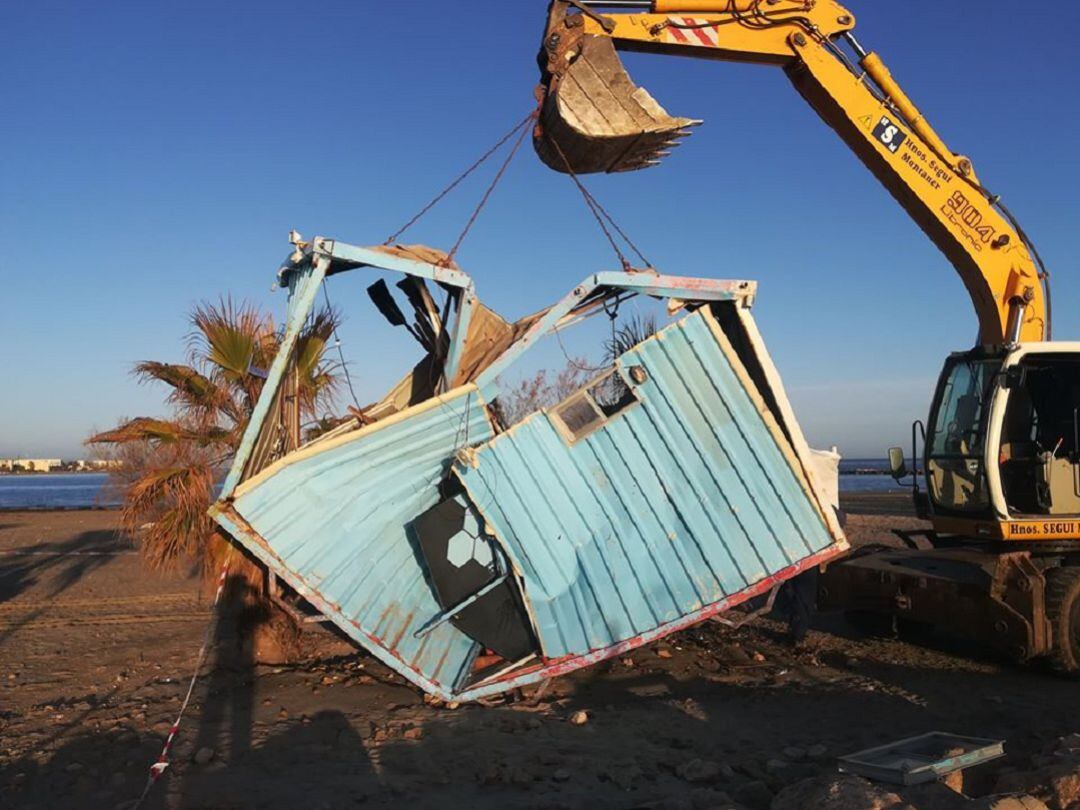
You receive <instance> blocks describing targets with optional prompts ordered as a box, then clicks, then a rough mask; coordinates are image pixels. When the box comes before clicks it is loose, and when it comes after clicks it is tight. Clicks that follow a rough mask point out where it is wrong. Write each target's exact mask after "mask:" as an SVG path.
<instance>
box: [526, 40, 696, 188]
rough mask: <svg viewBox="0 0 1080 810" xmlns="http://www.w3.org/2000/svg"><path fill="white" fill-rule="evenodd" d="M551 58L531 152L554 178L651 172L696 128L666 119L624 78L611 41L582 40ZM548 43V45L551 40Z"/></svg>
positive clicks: (645, 93)
mask: <svg viewBox="0 0 1080 810" xmlns="http://www.w3.org/2000/svg"><path fill="white" fill-rule="evenodd" d="M575 40H576V41H575V43H574V44H575V45H576V46H577V47H570V48H565V47H564V48H559V52H558V53H551V54H550V56H551V57H552V58H551V60H550V62H549V64H552V65H553V66H555V65H557V67H556V68H555V69H554V70H553V71H551V72H547V73H546V75H545V79H546V83H545V86H544V87H543V88H542V91H543V93H544V104H543V109H542V110H541V114H540V125H539V126H538V127H537V129H536V134H535V136H534V138H533V144H534V146H535V147H536V152H537V154H538V155H539V156H540V159H541V160H543V161H544V163H546V164H547V165H548V166H550V167H551V168H552V169H555V170H556V171H559V172H569V171H571V170H572V171H573V172H574V173H575V174H590V173H595V172H626V171H634V170H635V169H645V168H648V167H649V166H655V165H656V164H657V163H659V161H660V159H661V158H663V157H664V156H665V155H667V154H668V150H670V149H671V148H672V147H674V146H677V145H678V142H679V139H681V138H684V137H686V136H687V135H689V134H690V133H689V131H688V128H689V127H692V126H696V125H698V124H700V123H701V122H700V121H696V120H694V119H692V118H675V117H673V116H671V115H668V113H667V110H665V109H664V108H663V107H661V106H660V105H659V104H658V103H657V102H656V100H655V99H654V98H653V97H652V96H651V95H649V93H648V91H647V90H645V89H644V88H642V87H638V86H637V85H635V84H634V83H633V82H632V81H631V80H630V77H629V76H628V75H627V73H626V70H625V68H623V65H622V61H621V60H620V59H619V55H618V53H616V51H615V46H614V44H613V43H612V41H611V39H609V38H607V37H598V36H591V35H583V36H580V37H579V38H575ZM549 42H550V40H549Z"/></svg>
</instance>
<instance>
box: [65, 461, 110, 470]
mask: <svg viewBox="0 0 1080 810" xmlns="http://www.w3.org/2000/svg"><path fill="white" fill-rule="evenodd" d="M121 463H122V462H120V461H117V460H116V459H103V458H91V459H85V458H80V459H76V460H75V461H70V462H68V466H70V467H71V468H72V469H74V470H115V469H118V468H119V467H120V466H121Z"/></svg>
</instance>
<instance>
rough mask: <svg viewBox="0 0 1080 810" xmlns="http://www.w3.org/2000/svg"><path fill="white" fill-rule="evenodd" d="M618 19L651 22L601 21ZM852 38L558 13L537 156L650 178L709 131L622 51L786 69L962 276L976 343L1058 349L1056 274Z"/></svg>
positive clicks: (567, 9)
mask: <svg viewBox="0 0 1080 810" xmlns="http://www.w3.org/2000/svg"><path fill="white" fill-rule="evenodd" d="M606 6H618V7H620V8H627V7H629V8H631V9H634V10H635V11H636V10H637V9H643V10H644V12H645V13H626V12H625V11H624V12H620V13H614V14H601V13H599V10H600V9H602V8H604V7H606ZM854 26H855V18H854V16H853V15H852V13H851V12H850V11H848V10H847V9H845V8H844V7H843V6H841V5H840V4H839V3H836V2H833V0H652V2H619V3H603V2H592V3H587V2H575V1H574V0H554V2H552V3H551V6H550V8H549V12H548V21H547V26H546V28H545V33H544V40H543V44H542V47H541V52H540V57H539V61H540V67H541V87H540V91H539V92H540V94H541V97H542V102H543V104H542V112H541V116H540V125H539V126H538V127H537V131H536V135H535V138H534V145H535V147H536V150H537V153H538V154H539V155H540V157H541V159H543V161H544V162H545V163H547V165H548V166H550V167H551V168H553V169H556V170H557V171H561V172H572V173H575V174H585V173H590V172H617V171H632V170H636V169H643V168H648V167H650V166H654V165H656V164H657V163H658V162H659V161H660V160H661V159H662V158H663V157H664V156H665V155H667V154H668V152H669V151H670V149H671V148H672V147H674V146H676V145H677V144H678V143H679V141H680V140H681V139H682V138H683V137H685V136H686V135H687V134H689V129H690V127H693V126H696V125H697V124H699V123H700V121H697V120H694V119H691V118H683V117H678V116H672V115H669V114H668V113H667V111H666V110H665V109H664V108H663V107H662V106H661V105H660V104H658V103H657V102H656V101H655V100H654V99H653V97H652V96H651V95H650V94H649V93H648V92H647V91H646V90H644V89H643V88H641V87H638V86H637V85H635V84H634V83H633V81H631V80H630V78H629V76H628V75H627V73H626V71H625V69H624V68H623V66H622V63H621V60H620V59H619V56H618V53H617V50H631V51H643V52H648V53H657V54H669V55H677V56H690V57H695V58H703V59H714V60H728V61H740V62H756V63H761V64H767V65H774V66H777V67H781V68H782V69H783V70H784V72H785V73H786V74H787V76H788V78H789V79H790V80H791V81H792V83H793V84H794V85H795V87H796V89H797V90H798V91H799V93H800V94H801V95H802V96H803V98H804V99H805V100H806V101H807V102H808V103H809V104H810V105H811V106H812V107H813V108H814V109H815V110H816V111H817V112H818V114H819V115H820V116H821V117H822V119H823V120H824V121H825V122H826V123H827V124H829V126H831V127H832V128H833V129H834V130H835V131H836V132H837V134H838V135H840V137H841V138H842V139H843V140H844V142H845V143H846V144H847V145H848V146H849V147H850V148H851V149H852V151H853V152H855V154H856V155H857V156H858V157H859V159H860V160H862V161H863V163H864V164H865V165H866V166H867V167H868V168H869V169H870V170H871V171H872V172H873V173H874V175H875V176H876V177H877V178H878V179H879V180H880V181H881V182H882V183H883V184H884V185H885V187H886V188H887V189H888V190H889V192H890V193H891V194H892V195H893V196H894V197H895V198H896V200H897V201H898V202H899V203H900V204H901V205H902V206H903V207H904V209H905V210H906V211H907V212H908V213H909V214H910V215H911V217H912V218H913V219H914V220H915V221H916V222H917V223H918V225H919V226H920V227H921V228H922V229H923V231H924V232H925V233H926V234H927V235H928V236H929V237H930V238H931V240H933V242H934V243H935V244H936V245H937V246H938V248H939V249H941V251H942V252H943V253H944V254H945V255H946V257H947V258H948V259H949V261H950V262H951V263H952V264H953V266H954V267H956V269H957V271H958V272H959V274H960V277H961V279H962V280H963V282H964V284H965V286H966V288H967V290H968V293H969V295H970V296H971V300H972V303H973V304H974V307H975V312H976V315H977V317H978V321H979V338H978V342H979V343H980V344H983V345H993V346H1001V345H1011V344H1014V343H1018V342H1028V341H1040V340H1048V339H1049V338H1050V313H1049V301H1048V297H1047V295H1046V291H1045V289H1044V280H1045V277H1046V274H1045V271H1044V270H1043V268H1042V267H1041V265H1040V264H1039V261H1038V255H1037V253H1036V252H1035V250H1034V248H1033V247H1032V246H1031V245H1030V242H1029V240H1028V239H1027V237H1026V235H1025V234H1024V232H1023V231H1022V230H1021V229H1020V227H1019V225H1018V224H1017V223H1016V222H1015V220H1013V218H1012V217H1011V215H1010V214H1009V212H1008V211H1007V210H1006V209H1005V208H1004V207H1003V206H1001V205H1000V201H999V200H998V198H997V197H996V196H995V195H993V194H991V193H990V192H989V191H988V190H987V189H986V188H985V187H984V186H983V185H982V184H981V183H980V181H979V179H978V177H977V175H976V173H975V170H974V168H973V166H972V164H971V161H970V160H969V159H968V158H966V157H964V156H962V155H959V154H956V153H954V152H953V151H952V150H950V149H949V147H948V146H947V145H946V144H945V142H944V140H943V139H942V138H941V137H940V136H938V134H937V133H936V132H935V131H934V130H933V128H932V127H931V126H930V124H929V123H928V122H927V121H926V120H925V118H924V117H923V115H922V114H921V113H920V111H919V110H918V108H917V107H916V106H915V104H914V103H913V102H912V101H911V99H910V98H908V96H907V95H906V94H905V93H904V91H903V90H902V89H901V88H900V86H899V85H898V84H897V82H896V81H895V80H894V79H893V77H892V76H891V74H890V73H889V71H888V69H887V68H886V67H885V65H884V63H883V62H882V60H881V58H880V57H879V56H878V55H877V54H875V53H868V52H866V51H864V50H863V49H862V47H861V46H860V45H859V44H858V42H857V41H856V40H855V38H854V36H853V35H852V33H851V32H852V29H853V28H854ZM845 41H846V44H847V46H848V47H849V48H850V49H851V51H852V52H853V53H852V56H850V57H849V56H848V55H847V53H846V51H845V50H844V48H843V47H842V44H844V43H845Z"/></svg>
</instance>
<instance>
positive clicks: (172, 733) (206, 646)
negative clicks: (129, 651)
mask: <svg viewBox="0 0 1080 810" xmlns="http://www.w3.org/2000/svg"><path fill="white" fill-rule="evenodd" d="M231 561H232V548H231V547H230V548H229V552H228V554H227V555H226V556H225V564H224V565H223V566H221V576H219V577H218V585H217V592H216V593H215V594H214V603H213V605H211V607H210V611H211V616H210V622H209V623H208V624H207V625H206V635H205V636H204V637H203V643H202V647H201V648H200V649H199V658H198V660H197V661H196V663H195V671H194V672H193V673H192V675H191V683H189V684H188V690H187V694H186V695H185V696H184V702H183V703H181V704H180V711H179V712H177V715H176V720H175V721H174V722H173V724H172V727H171V728H170V729H169V736H168V737H166V738H165V745H164V747H162V749H161V755H160V756H159V757H158V758H157V762H155V763H154V764H153V765H151V766H150V775H149V776H148V777H147V779H146V787H144V788H143V792H142V795H141V796H139V800H138V801H137V802H135V805H134V807H133V808H132V810H138V808H139V807H141V806H142V803H143V802H144V801H145V800H146V797H147V795H149V793H150V789H151V788H152V787H153V786H154V783H155V782H157V780H158V779H160V778H161V775H162V774H163V773H165V769H166V768H168V767H169V750H170V749H171V748H172V744H173V740H174V739H175V738H176V733H177V732H178V731H179V730H180V720H181V719H182V718H183V716H184V712H185V711H187V707H188V704H189V703H190V702H191V695H192V694H193V693H194V692H195V683H196V682H197V681H198V680H199V673H200V672H201V671H202V666H203V662H204V661H205V660H206V654H207V653H208V652H209V651H210V642H211V640H212V639H213V637H214V628H215V627H217V623H218V621H220V619H221V617H220V615H219V614H218V610H217V606H218V603H219V602H220V601H221V594H222V593H224V591H225V578H226V576H228V573H229V563H230V562H231Z"/></svg>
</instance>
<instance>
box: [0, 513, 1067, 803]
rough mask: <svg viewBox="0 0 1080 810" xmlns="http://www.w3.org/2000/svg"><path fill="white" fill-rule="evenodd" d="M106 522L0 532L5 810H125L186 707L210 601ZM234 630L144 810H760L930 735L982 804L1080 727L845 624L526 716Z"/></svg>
mask: <svg viewBox="0 0 1080 810" xmlns="http://www.w3.org/2000/svg"><path fill="white" fill-rule="evenodd" d="M897 504H898V508H896V509H893V510H889V503H888V502H885V503H883V502H881V501H880V500H879V501H876V502H874V503H873V504H872V506H873V507H874V508H878V509H880V508H885V509H886V510H887V511H894V512H903V511H904V507H903V502H902V501H898V502H897ZM850 508H851V511H853V512H856V513H857V512H860V511H862V510H861V509H860V506H859V504H858V503H856V504H854V505H853V506H850ZM116 519H117V514H116V513H115V512H109V511H72V512H7V513H4V514H0V651H2V652H0V661H2V664H0V806H2V807H20V808H32V807H36V808H54V807H72V808H79V807H86V808H100V807H121V806H130V803H131V801H132V800H133V799H135V798H137V797H138V796H139V794H140V793H141V791H142V789H143V786H144V783H145V781H146V775H147V771H148V767H149V766H150V764H151V763H152V762H153V761H154V760H155V759H156V758H157V756H158V754H159V753H160V750H161V745H162V741H163V740H164V738H165V735H166V734H167V732H168V730H169V727H170V725H171V723H172V721H173V719H174V716H175V714H176V711H177V708H178V707H179V705H180V701H181V698H182V695H183V693H184V691H185V689H186V687H187V682H188V679H189V677H190V675H191V671H192V667H193V665H194V661H195V655H196V652H197V650H198V648H199V644H200V641H201V638H202V634H203V633H204V631H205V629H206V626H207V620H208V613H207V610H208V600H207V599H206V594H205V593H204V592H203V589H202V587H201V584H200V580H199V578H198V577H196V576H194V575H192V574H191V573H190V572H188V573H183V572H177V573H172V574H168V575H156V574H150V573H147V572H146V571H145V570H144V569H143V568H142V567H141V565H140V561H139V558H138V555H137V554H136V553H135V552H134V551H133V549H132V546H131V544H130V542H129V541H128V540H127V539H126V538H124V537H122V536H119V535H118V534H117V532H116ZM898 523H899V524H906V525H912V524H913V523H914V521H913V519H911V518H905V517H902V516H899V515H890V516H885V515H881V514H853V515H852V516H851V518H850V521H849V526H848V529H849V533H850V535H851V537H852V539H853V540H854V541H855V542H856V543H861V542H868V541H879V540H881V539H884V538H886V537H887V536H888V531H887V530H888V527H889V526H893V525H898ZM227 624H228V623H227V622H226V623H225V624H224V625H223V626H222V629H221V635H222V638H220V639H219V643H217V644H216V645H215V647H214V650H213V652H212V654H211V660H212V663H213V667H212V668H211V669H209V671H208V674H207V675H206V676H205V677H204V678H202V679H201V680H200V682H199V684H198V687H197V689H196V693H195V701H194V703H193V704H192V706H191V709H190V711H189V714H188V715H187V716H186V718H185V719H184V722H183V724H182V726H181V729H180V734H179V737H178V739H177V743H176V747H175V749H174V751H173V756H172V763H173V764H172V766H171V767H170V768H169V769H168V771H167V772H166V774H165V776H164V777H163V778H162V780H161V781H160V782H159V783H158V784H157V785H155V787H154V789H153V791H152V792H151V794H150V796H149V797H148V800H147V802H146V803H145V804H144V805H143V806H144V807H154V808H163V807H170V808H171V807H184V808H187V807H199V808H247V807H251V808H255V807H296V806H304V807H316V808H323V807H325V808H337V807H353V806H361V805H362V806H370V807H383V806H395V807H410V808H414V807H418V808H426V807H432V808H435V807H439V808H447V807H465V806H470V807H478V808H563V807H571V808H575V807H589V808H594V809H595V808H638V807H640V808H691V809H694V808H711V807H730V806H736V805H732V804H731V803H730V802H737V803H738V805H737V806H742V807H748V808H766V807H769V805H770V802H771V801H772V798H773V796H774V794H776V793H778V792H779V791H781V790H782V789H783V788H784V787H785V786H787V785H790V784H792V783H794V782H798V781H799V780H802V779H805V778H806V777H808V776H813V775H815V774H826V773H832V772H835V769H836V765H835V761H834V758H835V756H837V755H841V754H845V753H850V752H852V751H856V750H858V749H861V748H865V747H869V746H873V745H878V744H882V743H885V742H889V741H891V740H895V739H898V738H900V737H904V736H908V735H914V734H919V733H922V732H926V731H930V730H947V731H953V732H958V733H964V734H971V735H978V736H983V737H1000V738H1004V739H1007V741H1008V745H1007V751H1008V757H1007V759H1006V760H1003V761H999V762H998V763H994V764H993V765H991V766H984V768H983V769H982V772H980V770H979V769H976V770H975V771H970V772H968V776H969V778H970V779H974V780H980V779H981V780H982V781H983V782H984V783H986V784H987V785H989V784H991V783H992V782H993V781H994V780H995V779H997V778H998V777H999V776H1000V775H1001V773H1002V769H1007V768H1012V767H1024V766H1026V765H1028V764H1030V759H1031V757H1032V756H1033V755H1035V754H1037V753H1038V752H1039V751H1041V750H1042V749H1043V748H1044V747H1045V746H1046V745H1047V744H1048V743H1049V742H1050V741H1052V740H1054V739H1056V738H1058V737H1060V736H1062V735H1064V734H1067V733H1069V732H1072V731H1074V730H1076V727H1077V723H1076V720H1075V718H1077V717H1080V690H1078V689H1077V688H1076V685H1075V683H1072V682H1069V681H1065V680H1061V679H1059V678H1057V677H1054V676H1052V675H1050V674H1048V673H1046V672H1044V671H1043V670H1042V669H1040V668H1037V667H1031V668H1025V667H1021V666H1018V665H1015V664H1012V663H1010V662H1008V661H1004V660H1001V659H999V658H997V657H995V656H994V655H993V654H992V653H989V652H987V651H984V650H980V649H977V648H976V649H970V648H968V647H965V646H963V645H959V644H958V643H957V642H955V641H949V640H942V639H931V640H929V641H927V642H926V643H925V645H924V646H912V645H910V644H907V643H904V642H901V641H898V640H865V639H861V638H859V637H857V636H856V635H855V634H854V633H852V632H851V631H850V630H848V629H847V628H846V626H845V625H844V623H843V621H842V620H841V619H839V618H838V617H819V620H818V627H819V628H820V629H818V630H816V631H815V632H813V633H812V636H811V638H812V642H813V650H812V651H810V652H806V651H803V652H798V653H796V652H794V651H793V650H791V649H790V648H789V647H787V646H786V645H785V644H784V643H783V641H782V633H783V630H784V627H783V625H781V624H779V623H777V622H774V621H771V620H760V621H758V622H756V623H755V624H754V625H753V626H751V627H747V628H743V629H741V630H738V631H733V630H729V629H726V628H723V627H721V626H719V625H717V624H713V623H710V624H707V625H703V626H700V627H697V628H693V629H691V630H689V631H686V632H684V633H682V634H681V635H679V636H676V637H672V638H670V639H667V640H666V641H665V642H664V643H662V644H659V645H656V646H654V647H652V648H649V649H644V650H640V651H637V652H636V653H635V654H634V655H633V656H631V657H628V658H625V659H623V660H621V661H615V662H611V663H610V664H607V665H603V666H600V667H596V668H593V669H590V670H586V671H583V672H580V673H577V674H575V675H572V676H570V677H566V678H563V679H560V680H557V681H555V682H553V683H552V686H551V688H550V689H549V690H548V691H547V693H546V694H544V695H543V697H542V698H541V699H540V700H539V701H532V700H516V701H506V702H504V703H502V704H500V705H494V706H476V705H472V706H463V707H458V708H455V709H451V708H449V707H446V706H433V705H430V704H429V703H427V702H425V700H424V699H423V698H422V696H421V694H419V693H418V692H417V691H415V690H414V689H412V688H410V687H408V686H407V685H405V684H404V683H403V682H402V680H401V679H400V678H399V677H397V676H395V675H393V674H392V673H391V672H390V671H389V670H387V669H386V668H385V667H383V666H381V665H379V664H378V663H376V662H375V661H373V660H372V659H371V658H370V657H369V656H367V655H365V654H362V653H360V652H358V651H356V650H354V649H353V648H351V647H350V646H348V645H347V644H345V643H343V642H341V641H339V640H337V639H336V638H334V637H333V636H332V635H330V634H328V633H323V632H314V633H310V634H308V636H307V639H306V642H305V647H306V648H305V655H304V657H303V659H302V660H300V661H297V662H296V663H294V664H291V665H289V666H283V667H262V666H256V665H254V664H253V663H252V662H251V661H244V660H241V658H239V657H238V656H237V653H236V650H237V649H238V648H237V646H236V645H235V643H234V642H233V640H232V637H231V635H230V632H229V628H228V626H227ZM582 710H583V711H585V712H586V713H587V722H586V723H584V724H582V725H575V724H573V723H572V722H570V718H571V717H572V716H573V715H574V714H575V713H576V712H578V711H582ZM978 788H979V785H977V784H974V786H973V787H972V789H973V790H976V791H977V790H978ZM985 789H989V788H988V787H987V788H985ZM952 795H954V796H955V795H956V794H952ZM725 802H728V803H725ZM941 806H943V807H944V806H947V805H941Z"/></svg>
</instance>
